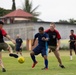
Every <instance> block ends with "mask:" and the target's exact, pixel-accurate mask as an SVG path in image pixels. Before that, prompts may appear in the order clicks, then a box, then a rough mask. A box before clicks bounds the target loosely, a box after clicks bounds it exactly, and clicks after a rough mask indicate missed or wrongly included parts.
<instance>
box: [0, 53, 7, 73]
mask: <svg viewBox="0 0 76 75" xmlns="http://www.w3.org/2000/svg"><path fill="white" fill-rule="evenodd" d="M0 66H1V67H2V72H6V70H5V67H4V64H3V61H2V53H1V52H0Z"/></svg>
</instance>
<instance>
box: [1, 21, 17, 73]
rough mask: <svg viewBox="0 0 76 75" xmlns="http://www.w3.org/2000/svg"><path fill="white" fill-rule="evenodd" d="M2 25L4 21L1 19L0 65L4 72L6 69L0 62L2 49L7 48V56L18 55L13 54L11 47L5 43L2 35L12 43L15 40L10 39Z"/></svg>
mask: <svg viewBox="0 0 76 75" xmlns="http://www.w3.org/2000/svg"><path fill="white" fill-rule="evenodd" d="M3 25H4V23H3V22H2V21H0V66H1V67H2V72H6V69H5V67H4V65H3V62H2V49H3V50H8V51H9V53H10V54H9V56H11V57H15V58H18V55H16V54H13V51H12V48H11V47H10V46H9V45H8V44H7V43H5V41H4V39H3V37H6V38H7V39H9V40H10V41H12V42H13V43H15V41H14V40H13V39H11V37H10V36H9V35H8V34H7V33H6V31H5V30H4V29H3Z"/></svg>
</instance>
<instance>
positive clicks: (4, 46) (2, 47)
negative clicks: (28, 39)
mask: <svg viewBox="0 0 76 75" xmlns="http://www.w3.org/2000/svg"><path fill="white" fill-rule="evenodd" d="M7 48H8V44H7V43H0V51H1V50H2V49H3V50H7Z"/></svg>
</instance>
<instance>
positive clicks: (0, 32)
mask: <svg viewBox="0 0 76 75" xmlns="http://www.w3.org/2000/svg"><path fill="white" fill-rule="evenodd" d="M6 35H7V33H6V31H5V30H4V29H0V43H3V42H4V39H3V36H6Z"/></svg>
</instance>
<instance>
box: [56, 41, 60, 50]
mask: <svg viewBox="0 0 76 75" xmlns="http://www.w3.org/2000/svg"><path fill="white" fill-rule="evenodd" d="M59 48H60V40H58V42H57V48H56V50H59Z"/></svg>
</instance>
